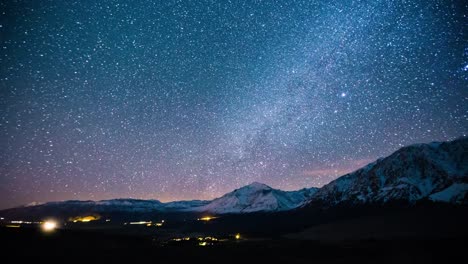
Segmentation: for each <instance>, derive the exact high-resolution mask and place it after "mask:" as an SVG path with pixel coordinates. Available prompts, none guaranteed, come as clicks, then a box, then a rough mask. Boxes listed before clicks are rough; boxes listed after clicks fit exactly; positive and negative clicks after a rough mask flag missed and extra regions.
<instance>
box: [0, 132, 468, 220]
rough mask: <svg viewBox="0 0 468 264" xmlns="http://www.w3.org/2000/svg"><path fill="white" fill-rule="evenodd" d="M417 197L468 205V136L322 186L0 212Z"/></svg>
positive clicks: (205, 209) (411, 150) (284, 206)
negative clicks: (215, 196) (207, 197)
mask: <svg viewBox="0 0 468 264" xmlns="http://www.w3.org/2000/svg"><path fill="white" fill-rule="evenodd" d="M420 200H429V201H433V202H443V203H454V204H468V137H464V138H459V139H456V140H453V141H448V142H432V143H428V144H414V145H410V146H406V147H403V148H400V149H399V150H397V151H395V152H394V153H392V154H391V155H389V156H387V157H385V158H379V159H377V160H376V161H374V162H372V163H369V164H368V165H366V166H364V167H362V168H360V169H358V170H356V171H354V172H351V173H348V174H346V175H343V176H341V177H339V178H337V179H335V180H333V181H331V182H330V183H328V184H326V185H324V186H323V187H321V188H303V189H300V190H296V191H282V190H279V189H274V188H271V187H270V186H268V185H266V184H263V183H259V182H253V183H251V184H249V185H246V186H243V187H241V188H238V189H235V190H233V191H232V192H229V193H226V194H224V195H223V196H221V197H219V198H216V199H213V200H208V201H206V200H189V201H172V202H167V203H163V202H161V201H159V200H141V199H132V198H127V199H123V198H120V199H110V200H101V201H78V200H69V201H62V202H48V203H44V204H39V205H37V204H34V205H30V206H23V207H16V208H12V209H6V210H2V211H0V213H2V214H3V213H4V212H6V211H7V212H8V211H15V210H17V211H18V210H19V211H22V210H23V211H29V212H32V213H35V212H40V211H41V210H43V209H45V210H49V211H54V210H56V211H66V210H70V211H73V212H75V211H76V212H78V211H86V212H88V211H93V212H94V211H96V212H113V211H123V212H135V213H137V212H138V213H150V212H171V213H172V212H176V213H177V212H180V213H211V214H242V213H253V212H280V211H288V210H293V209H298V208H302V207H307V206H322V207H333V206H336V205H339V204H351V205H353V204H354V205H359V204H361V205H362V204H383V203H389V202H404V203H407V204H414V203H415V202H417V201H420Z"/></svg>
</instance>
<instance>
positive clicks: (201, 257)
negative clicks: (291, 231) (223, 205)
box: [0, 228, 468, 264]
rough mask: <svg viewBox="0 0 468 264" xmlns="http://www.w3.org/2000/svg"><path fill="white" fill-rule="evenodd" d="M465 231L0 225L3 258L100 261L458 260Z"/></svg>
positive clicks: (462, 257)
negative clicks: (209, 233) (221, 237)
mask: <svg viewBox="0 0 468 264" xmlns="http://www.w3.org/2000/svg"><path fill="white" fill-rule="evenodd" d="M466 238H467V237H465V236H460V237H452V238H444V239H417V238H412V239H401V238H400V239H381V240H354V241H348V242H346V241H342V242H323V241H313V240H308V241H301V240H295V239H259V238H257V239H255V240H237V241H229V242H226V243H220V244H215V245H212V246H205V247H201V246H199V245H198V244H191V243H174V244H172V243H170V244H161V243H159V242H158V241H156V240H155V239H154V238H150V237H142V236H132V235H122V234H111V233H102V232H97V231H84V230H58V231H56V232H54V233H51V234H44V233H42V232H40V231H39V230H37V229H24V228H0V242H1V245H2V246H1V247H2V252H3V253H2V257H1V258H2V259H3V260H7V261H6V262H3V261H2V262H3V263H12V262H13V261H14V262H18V261H21V260H23V259H32V258H33V259H34V260H35V261H42V260H46V261H48V262H55V261H60V262H62V263H63V262H72V263H75V262H77V263H78V262H82V261H86V262H88V261H93V262H95V261H97V260H102V261H105V263H112V262H128V261H131V262H132V263H135V262H136V261H140V260H141V261H149V262H154V263H181V262H186V263H187V262H188V263H201V262H204V263H245V262H247V263H250V262H253V263H355V262H358V263H400V264H401V263H426V264H427V263H455V261H457V262H460V263H467V262H468V255H467V254H466V252H465V251H464V250H465V248H464V245H465V242H466Z"/></svg>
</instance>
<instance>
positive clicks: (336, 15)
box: [0, 0, 468, 208]
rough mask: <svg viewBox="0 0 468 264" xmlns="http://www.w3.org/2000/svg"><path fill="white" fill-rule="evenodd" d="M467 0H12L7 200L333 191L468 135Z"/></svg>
mask: <svg viewBox="0 0 468 264" xmlns="http://www.w3.org/2000/svg"><path fill="white" fill-rule="evenodd" d="M462 2H463V1H431V0H429V1H415V0H410V1H380V0H373V1H341V0H336V1H308V0H301V1H171V0H169V1H76V2H74V1H4V2H2V3H0V11H1V15H0V42H1V46H0V67H1V72H0V96H1V97H0V111H1V112H0V117H1V119H0V194H1V199H0V208H5V207H10V206H15V205H19V204H26V203H30V202H33V201H36V202H44V201H50V200H64V199H107V198H115V197H134V198H152V199H160V200H163V201H168V200H178V199H211V198H214V197H217V196H220V195H222V194H223V193H225V192H228V191H231V190H233V189H235V188H238V187H240V186H242V185H246V184H249V183H251V182H252V181H259V182H263V183H266V184H268V185H271V186H272V187H275V188H281V189H285V190H291V189H299V188H302V187H311V186H322V185H323V184H326V183H327V182H329V181H330V180H332V179H334V178H336V177H337V176H340V175H342V174H344V173H347V172H350V171H352V170H354V169H357V168H359V167H361V166H363V165H365V164H366V163H368V162H371V161H373V160H375V159H377V158H378V157H381V156H385V155H388V154H390V153H391V152H393V151H395V150H396V149H398V148H400V147H401V146H404V145H408V144H412V143H419V142H429V141H437V140H451V139H454V138H457V137H460V136H466V135H467V131H468V102H467V99H468V91H467V87H468V85H467V84H468V83H467V82H468V58H467V57H468V41H467V29H466V27H463V26H464V24H466V14H467V6H466V4H463V3H462Z"/></svg>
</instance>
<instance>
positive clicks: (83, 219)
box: [70, 215, 101, 223]
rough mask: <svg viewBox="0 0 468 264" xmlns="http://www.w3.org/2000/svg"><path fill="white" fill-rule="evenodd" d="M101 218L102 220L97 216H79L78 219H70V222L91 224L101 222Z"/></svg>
mask: <svg viewBox="0 0 468 264" xmlns="http://www.w3.org/2000/svg"><path fill="white" fill-rule="evenodd" d="M99 218H101V217H100V216H96V215H88V216H77V217H73V218H70V221H72V222H73V223H77V222H81V223H88V222H91V221H96V220H99Z"/></svg>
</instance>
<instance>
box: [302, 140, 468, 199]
mask: <svg viewBox="0 0 468 264" xmlns="http://www.w3.org/2000/svg"><path fill="white" fill-rule="evenodd" d="M467 193H468V138H461V139H458V140H454V141H451V142H434V143H430V144H417V145H411V146H408V147H404V148H401V149H400V150H398V151H396V152H395V153H393V154H392V155H390V156H388V157H386V158H383V159H379V160H377V161H375V162H373V163H371V164H369V165H367V166H365V167H363V168H361V169H359V170H357V171H355V172H353V173H350V174H347V175H344V176H342V177H340V178H338V179H336V180H334V181H332V182H330V183H329V184H327V185H325V186H324V187H322V188H321V189H320V190H319V191H317V193H316V194H315V195H314V196H313V197H312V199H311V200H310V202H319V203H321V204H324V205H325V206H328V207H329V206H333V205H336V204H339V203H344V202H345V203H351V204H366V203H385V202H390V201H406V202H410V203H413V202H415V201H417V200H421V199H429V200H433V201H439V202H451V203H467V202H468V195H467Z"/></svg>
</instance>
